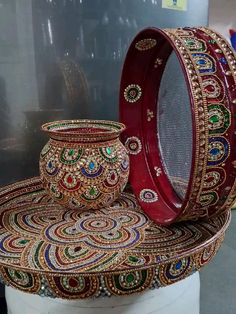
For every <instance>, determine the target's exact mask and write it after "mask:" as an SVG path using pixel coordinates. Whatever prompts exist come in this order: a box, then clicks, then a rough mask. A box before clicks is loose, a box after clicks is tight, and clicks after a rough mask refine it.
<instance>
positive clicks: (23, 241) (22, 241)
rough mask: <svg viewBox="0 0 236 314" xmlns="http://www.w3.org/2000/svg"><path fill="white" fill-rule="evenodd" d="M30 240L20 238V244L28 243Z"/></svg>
mask: <svg viewBox="0 0 236 314" xmlns="http://www.w3.org/2000/svg"><path fill="white" fill-rule="evenodd" d="M28 242H29V240H20V241H19V243H20V244H26V243H28Z"/></svg>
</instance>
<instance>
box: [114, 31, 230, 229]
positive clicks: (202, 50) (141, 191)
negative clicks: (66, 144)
mask: <svg viewBox="0 0 236 314" xmlns="http://www.w3.org/2000/svg"><path fill="white" fill-rule="evenodd" d="M172 51H174V52H175V53H176V55H177V57H178V59H179V62H180V64H181V67H182V70H183V73H184V75H185V80H186V84H187V87H188V92H189V98H190V103H191V111H192V125H193V127H192V138H193V146H192V161H191V174H190V180H189V183H188V186H187V192H186V195H185V198H184V199H181V198H180V197H179V196H178V195H177V194H176V192H175V191H174V189H173V186H172V185H171V183H170V181H169V179H168V176H167V174H166V173H165V169H164V167H163V160H162V157H161V151H160V147H159V144H158V140H157V137H159V134H158V128H157V122H158V121H157V119H158V117H157V112H158V103H157V99H158V92H159V87H160V82H161V78H162V75H163V71H164V69H165V66H166V63H167V61H168V58H169V56H170V54H171V52H172ZM235 83H236V57H235V53H234V51H233V50H232V48H231V47H230V45H229V44H228V43H227V42H226V40H224V39H223V38H222V37H221V36H220V35H219V34H217V33H215V32H213V31H212V30H210V29H208V28H187V27H186V28H183V29H181V28H179V29H164V30H160V29H156V28H148V29H145V30H143V31H141V32H140V33H139V34H138V35H137V36H136V37H135V39H134V40H133V42H132V44H131V46H130V48H129V50H128V53H127V56H126V60H125V63H124V68H123V73H122V78H121V87H120V120H121V121H122V122H123V123H125V124H126V126H127V129H126V132H125V134H124V137H123V138H124V143H125V146H126V148H127V149H128V151H129V153H130V159H131V169H130V182H131V185H132V187H133V190H134V193H135V194H136V196H137V198H138V200H139V203H140V205H141V207H142V208H143V210H144V211H145V212H146V213H147V214H148V216H149V217H150V218H151V219H152V220H153V221H155V222H156V223H158V224H163V225H168V224H170V223H173V222H175V221H179V220H187V219H197V218H199V217H213V216H216V215H218V214H219V213H220V212H224V211H226V210H227V209H228V208H230V207H231V206H232V205H233V203H234V201H235V198H236V169H235V168H236V137H235V134H234V132H235V126H236V125H235V123H236V121H235V118H236V84H235ZM170 88H171V82H170ZM177 131H178V130H177ZM173 154H174V152H173Z"/></svg>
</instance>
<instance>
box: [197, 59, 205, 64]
mask: <svg viewBox="0 0 236 314" xmlns="http://www.w3.org/2000/svg"><path fill="white" fill-rule="evenodd" d="M197 64H206V60H204V59H199V60H197Z"/></svg>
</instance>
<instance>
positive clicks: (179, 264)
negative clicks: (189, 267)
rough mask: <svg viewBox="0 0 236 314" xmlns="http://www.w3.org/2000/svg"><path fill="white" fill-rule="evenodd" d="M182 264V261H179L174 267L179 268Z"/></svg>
mask: <svg viewBox="0 0 236 314" xmlns="http://www.w3.org/2000/svg"><path fill="white" fill-rule="evenodd" d="M181 266H182V262H181V261H179V262H178V263H177V264H176V265H175V269H180V268H181Z"/></svg>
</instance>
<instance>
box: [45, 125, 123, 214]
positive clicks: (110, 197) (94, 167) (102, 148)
mask: <svg viewBox="0 0 236 314" xmlns="http://www.w3.org/2000/svg"><path fill="white" fill-rule="evenodd" d="M42 128H43V130H44V131H46V132H48V133H49V135H50V137H51V139H50V141H49V142H48V143H47V144H46V147H45V148H44V149H43V150H42V153H41V155H40V173H41V178H42V181H43V184H44V188H45V189H46V190H47V191H48V192H49V194H50V195H51V196H52V197H53V198H54V199H55V200H56V201H57V202H59V203H60V204H62V205H63V206H66V207H69V208H73V209H75V208H77V209H80V210H81V209H85V208H87V209H89V208H100V207H104V206H105V205H108V204H110V203H112V201H114V199H116V198H117V197H118V196H119V194H120V192H121V191H122V190H123V189H124V187H125V185H126V183H127V180H128V173H129V159H128V155H127V152H126V149H125V147H124V146H123V145H122V144H121V142H120V141H119V139H118V137H119V134H120V132H121V131H122V130H123V129H124V126H123V125H122V124H119V123H116V122H111V121H89V120H74V121H73V120H72V121H56V122H51V123H47V124H45V125H44V126H43V127H42Z"/></svg>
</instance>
